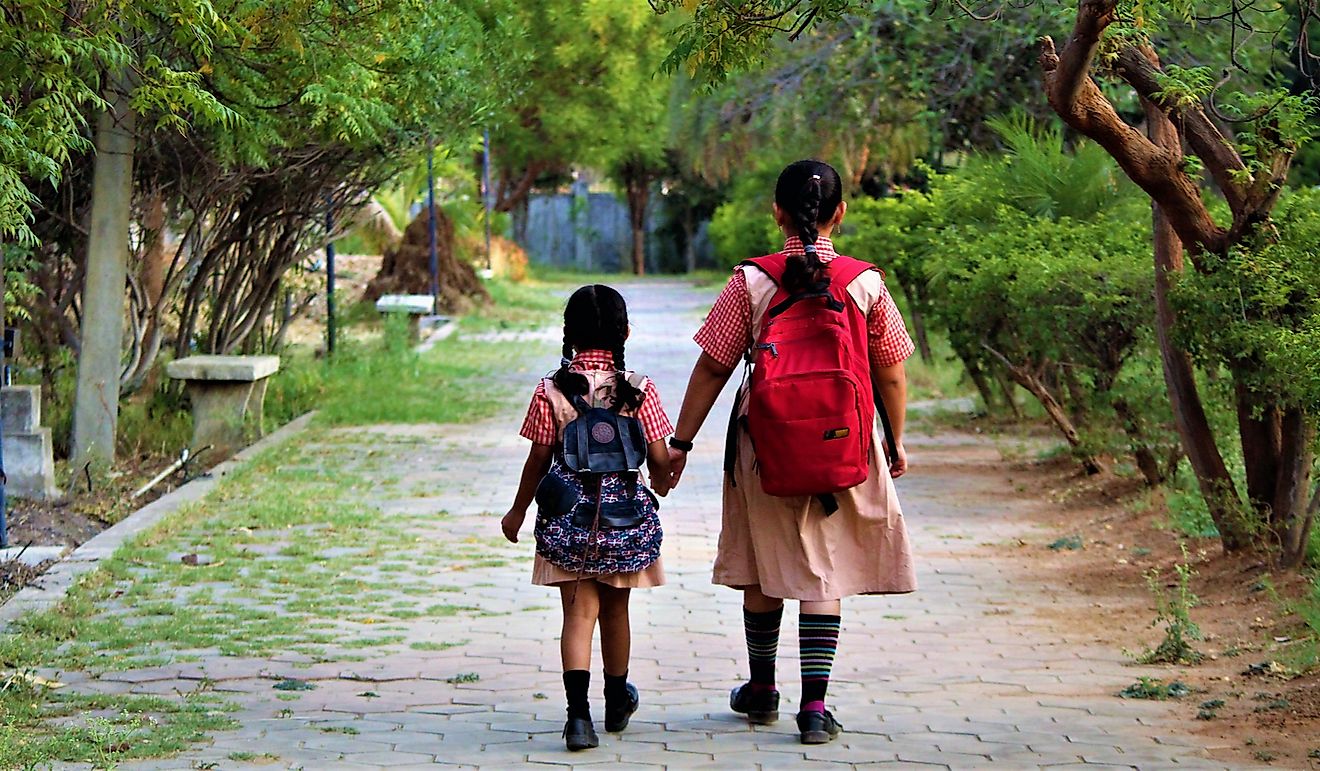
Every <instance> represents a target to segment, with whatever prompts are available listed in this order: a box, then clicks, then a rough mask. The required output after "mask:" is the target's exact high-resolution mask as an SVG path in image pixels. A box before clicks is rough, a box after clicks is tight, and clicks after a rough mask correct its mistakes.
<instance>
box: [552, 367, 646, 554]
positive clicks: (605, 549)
mask: <svg viewBox="0 0 1320 771" xmlns="http://www.w3.org/2000/svg"><path fill="white" fill-rule="evenodd" d="M608 374H609V375H610V376H611V380H612V379H613V374H614V373H608ZM631 377H635V376H631ZM631 377H630V379H631ZM640 382H641V383H642V388H643V389H644V386H645V379H642V380H641V381H640ZM545 388H546V393H547V395H549V396H550V397H551V400H552V402H556V401H560V400H566V397H565V396H564V394H562V393H561V392H559V391H558V389H556V388H555V386H554V383H553V381H551V380H549V379H547V380H546V381H545ZM601 390H605V389H604V388H602V389H601ZM610 397H612V393H610V394H606V399H607V400H608V401H611V402H612V401H613V399H612V398H610ZM571 404H572V406H573V409H574V411H575V412H576V417H575V418H573V419H572V420H571V421H569V422H567V423H566V424H565V425H564V426H563V430H562V432H561V439H560V442H559V445H558V446H557V447H556V448H555V455H554V459H553V460H552V461H551V462H550V469H549V471H547V472H546V475H545V477H544V478H542V480H541V483H540V485H539V486H538V487H537V489H536V503H537V515H536V552H537V554H539V555H541V556H542V557H544V558H545V559H546V560H549V561H550V562H551V563H552V564H554V565H556V566H558V567H560V568H563V569H564V570H568V571H571V572H575V573H577V574H578V575H579V576H582V575H604V574H609V573H633V572H637V571H639V570H644V569H646V568H647V567H649V566H650V565H651V564H652V563H654V562H655V561H656V560H657V559H659V558H660V541H661V539H662V537H663V533H662V531H661V528H660V517H659V515H658V514H657V510H658V509H659V505H658V502H657V500H656V498H655V495H654V493H652V492H651V491H650V490H649V489H647V487H646V485H644V484H642V482H641V479H640V471H641V466H642V463H643V462H644V461H645V460H646V437H645V435H644V433H643V430H642V425H641V422H640V421H639V420H637V418H635V417H632V416H630V415H623V414H620V413H619V412H617V411H615V410H614V409H612V408H607V407H601V406H593V405H592V404H589V403H588V402H587V401H586V399H584V398H582V397H581V396H576V397H574V398H573V399H572V401H571Z"/></svg>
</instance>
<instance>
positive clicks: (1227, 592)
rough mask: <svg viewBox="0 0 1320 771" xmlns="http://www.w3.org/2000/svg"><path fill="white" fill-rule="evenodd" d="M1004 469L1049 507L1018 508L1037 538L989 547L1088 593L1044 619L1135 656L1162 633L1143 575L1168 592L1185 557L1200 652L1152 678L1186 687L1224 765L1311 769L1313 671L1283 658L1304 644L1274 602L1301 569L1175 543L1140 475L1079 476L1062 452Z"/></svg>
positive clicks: (1289, 592)
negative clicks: (1280, 568) (1197, 658)
mask: <svg viewBox="0 0 1320 771" xmlns="http://www.w3.org/2000/svg"><path fill="white" fill-rule="evenodd" d="M1008 466H1009V468H1008V469H1007V470H1008V474H1009V476H1010V481H1011V482H1012V484H1013V487H1014V489H1015V490H1016V491H1017V492H1018V493H1019V494H1020V495H1021V496H1022V497H1023V498H1025V499H1035V500H1040V499H1044V500H1046V501H1049V502H1050V503H1051V504H1052V505H1051V506H1049V507H1045V508H1044V509H1040V508H1039V507H1035V508H1036V510H1037V513H1035V514H1029V515H1028V517H1029V518H1030V519H1031V520H1032V521H1034V522H1035V523H1036V524H1037V525H1039V526H1040V527H1039V528H1038V530H1037V531H1035V532H1036V533H1038V535H1036V534H1033V535H1032V536H1030V537H1027V538H1024V539H1022V540H1020V541H1018V542H1017V543H1015V544H1000V545H998V546H997V547H996V551H997V552H998V553H1000V554H1004V555H1006V556H1008V557H1011V558H1013V560H1014V563H1015V564H1016V565H1018V566H1019V567H1020V568H1021V570H1022V571H1023V572H1024V574H1025V575H1024V579H1025V580H1030V581H1033V582H1038V583H1040V584H1042V585H1047V586H1048V585H1055V586H1057V585H1059V584H1060V583H1062V584H1064V585H1066V586H1067V587H1068V588H1069V589H1071V590H1073V591H1075V592H1077V593H1079V594H1081V595H1082V596H1083V597H1084V598H1086V600H1087V602H1085V603H1081V604H1062V603H1061V604H1059V605H1055V606H1051V607H1049V608H1045V609H1042V610H1041V613H1042V614H1043V615H1045V616H1054V617H1057V618H1058V619H1059V621H1060V623H1062V624H1066V626H1067V628H1068V629H1069V630H1071V631H1073V632H1080V633H1082V634H1083V635H1084V636H1086V637H1088V638H1090V639H1092V640H1094V641H1095V642H1097V643H1100V644H1104V645H1110V646H1113V647H1114V648H1116V649H1121V650H1124V651H1127V652H1129V653H1131V655H1132V656H1133V657H1134V658H1135V657H1137V656H1139V655H1140V654H1141V653H1143V652H1145V651H1146V650H1149V649H1150V648H1153V647H1155V646H1156V645H1158V644H1159V642H1160V640H1161V639H1162V638H1163V634H1164V632H1163V626H1158V627H1157V626H1155V625H1154V624H1153V623H1152V622H1153V621H1154V619H1155V618H1156V600H1155V596H1154V594H1153V592H1152V581H1153V584H1154V586H1156V587H1159V588H1162V589H1163V590H1164V591H1165V592H1168V593H1174V592H1176V591H1177V588H1178V581H1177V573H1176V571H1175V567H1176V566H1177V565H1179V564H1182V563H1183V562H1184V559H1185V560H1186V564H1188V565H1190V566H1191V567H1192V569H1193V570H1194V571H1195V572H1194V574H1193V575H1192V577H1191V580H1190V587H1191V590H1192V591H1193V592H1194V593H1195V595H1196V596H1197V598H1199V602H1198V603H1197V605H1196V606H1195V607H1194V608H1193V609H1192V611H1191V618H1192V620H1193V621H1195V622H1196V624H1197V625H1198V626H1199V627H1200V630H1201V632H1202V637H1203V639H1202V640H1201V641H1197V642H1195V643H1194V644H1195V646H1196V647H1197V649H1198V650H1199V651H1200V652H1201V653H1202V654H1204V656H1205V659H1204V660H1203V662H1202V663H1200V664H1198V665H1194V666H1168V667H1167V675H1166V677H1164V678H1162V679H1164V680H1165V681H1166V682H1172V681H1174V680H1178V681H1181V682H1183V683H1185V684H1187V685H1188V686H1190V688H1191V691H1192V692H1191V694H1190V695H1189V696H1186V697H1184V698H1182V699H1180V700H1179V704H1180V706H1181V711H1182V714H1183V715H1184V716H1185V719H1186V721H1187V725H1186V727H1187V729H1188V730H1189V731H1191V732H1193V733H1195V734H1197V735H1200V736H1202V737H1203V738H1204V739H1205V741H1206V746H1207V748H1209V749H1210V750H1211V752H1212V753H1213V754H1214V755H1215V757H1216V758H1218V759H1221V760H1223V761H1225V762H1230V763H1243V764H1260V763H1274V764H1278V765H1280V766H1284V767H1289V768H1320V673H1316V672H1314V671H1313V672H1311V673H1309V674H1306V675H1302V676H1297V675H1296V674H1295V673H1293V672H1290V671H1288V667H1287V666H1285V665H1284V664H1283V663H1282V662H1286V661H1288V660H1289V658H1290V654H1291V653H1293V652H1294V646H1298V645H1304V644H1307V643H1306V642H1304V641H1303V642H1299V640H1304V638H1305V637H1306V635H1305V633H1304V631H1303V628H1302V627H1301V625H1300V623H1299V622H1298V621H1297V619H1296V618H1294V617H1292V616H1291V615H1290V614H1289V613H1288V612H1287V611H1286V610H1285V609H1284V607H1283V603H1284V602H1286V601H1287V600H1288V599H1289V598H1294V597H1298V596H1300V595H1301V594H1303V593H1304V592H1306V591H1308V590H1309V587H1310V581H1309V579H1308V578H1307V577H1306V576H1302V575H1298V574H1296V573H1277V572H1274V571H1273V570H1272V569H1271V567H1270V565H1268V564H1267V563H1266V562H1265V561H1263V560H1262V559H1260V558H1259V557H1256V556H1240V555H1227V554H1224V552H1223V550H1222V549H1221V548H1220V547H1219V543H1218V541H1217V540H1216V539H1213V538H1199V539H1190V540H1188V539H1184V538H1183V537H1181V536H1180V535H1179V534H1178V533H1176V532H1175V531H1174V529H1173V528H1172V527H1171V526H1170V525H1169V523H1168V519H1169V518H1168V514H1167V510H1166V508H1165V506H1164V504H1163V500H1162V498H1161V497H1160V495H1159V494H1158V493H1156V494H1150V495H1148V494H1147V493H1146V492H1145V490H1144V488H1143V486H1142V485H1141V484H1140V482H1139V481H1134V480H1131V479H1119V478H1114V477H1111V476H1094V477H1088V476H1086V475H1085V474H1083V473H1081V472H1080V471H1079V470H1078V469H1077V467H1076V466H1075V464H1073V463H1072V462H1071V461H1069V460H1067V459H1054V460H1049V461H1030V462H1028V461H1018V462H1013V463H1010V464H1008ZM1028 508H1029V510H1030V509H1031V507H1028ZM1184 543H1185V544H1186V545H1187V549H1188V551H1187V554H1186V558H1184V553H1183V544H1184ZM1152 577H1153V578H1152ZM1136 679H1137V678H1136V677H1135V675H1134V677H1133V680H1134V681H1136Z"/></svg>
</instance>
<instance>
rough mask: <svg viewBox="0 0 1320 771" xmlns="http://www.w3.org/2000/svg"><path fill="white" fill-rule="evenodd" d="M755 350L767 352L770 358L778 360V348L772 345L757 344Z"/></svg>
mask: <svg viewBox="0 0 1320 771" xmlns="http://www.w3.org/2000/svg"><path fill="white" fill-rule="evenodd" d="M756 350H758V351H769V352H770V355H771V356H773V357H775V358H776V359H778V358H779V348H778V347H777V346H776V345H775V344H774V343H757V345H756Z"/></svg>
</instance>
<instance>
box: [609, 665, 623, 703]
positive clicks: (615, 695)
mask: <svg viewBox="0 0 1320 771" xmlns="http://www.w3.org/2000/svg"><path fill="white" fill-rule="evenodd" d="M627 698H628V673H627V672H626V671H625V672H624V673H623V674H621V675H611V674H610V673H609V672H606V673H605V701H606V702H621V701H625V700H627Z"/></svg>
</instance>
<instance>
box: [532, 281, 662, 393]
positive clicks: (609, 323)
mask: <svg viewBox="0 0 1320 771" xmlns="http://www.w3.org/2000/svg"><path fill="white" fill-rule="evenodd" d="M627 339H628V305H627V304H626V303H625V302H624V301H623V295H621V294H619V293H618V291H616V290H615V289H613V288H612V287H608V286H605V285H604V284H591V285H589V286H584V287H582V288H581V289H578V290H577V291H576V292H574V293H573V295H572V296H571V297H569V298H568V304H567V305H565V306H564V348H563V359H562V360H561V362H560V366H559V371H558V372H556V373H555V374H554V377H553V380H554V384H555V387H556V388H558V389H559V390H560V392H562V393H563V394H564V395H565V396H567V397H569V398H570V399H571V398H573V397H574V396H586V395H587V389H588V388H589V383H588V382H587V378H586V377H585V376H583V375H582V373H580V372H574V371H573V370H571V369H569V364H570V363H571V362H572V360H573V351H574V350H578V351H588V350H597V349H599V350H604V351H610V352H611V353H612V354H613V355H614V369H615V375H614V404H613V406H612V409H613V410H614V411H615V412H618V411H619V410H621V409H624V408H625V407H626V408H627V409H629V410H636V409H637V408H639V407H641V406H642V399H643V398H644V397H645V394H643V393H642V392H641V391H640V390H638V389H637V388H636V387H635V386H633V384H632V383H629V382H628V378H627V377H625V376H624V374H623V370H624V369H625V368H626V364H625V362H624V356H623V344H624V341H625V340H627Z"/></svg>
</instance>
